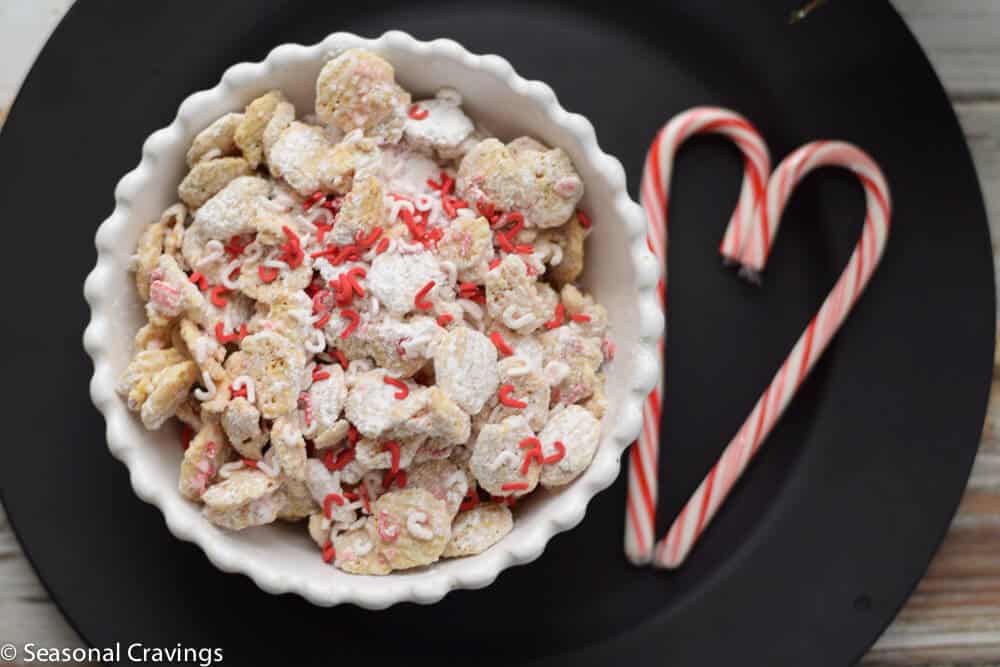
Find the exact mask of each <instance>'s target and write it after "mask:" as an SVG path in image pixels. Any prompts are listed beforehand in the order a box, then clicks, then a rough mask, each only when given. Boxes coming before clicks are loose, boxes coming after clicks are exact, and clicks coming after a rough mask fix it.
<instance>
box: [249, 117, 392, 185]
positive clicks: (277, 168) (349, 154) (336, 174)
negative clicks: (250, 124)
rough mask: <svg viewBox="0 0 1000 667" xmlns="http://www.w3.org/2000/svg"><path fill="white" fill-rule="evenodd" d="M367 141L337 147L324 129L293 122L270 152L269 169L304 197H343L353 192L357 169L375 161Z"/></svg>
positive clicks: (346, 143) (369, 143)
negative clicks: (315, 194)
mask: <svg viewBox="0 0 1000 667" xmlns="http://www.w3.org/2000/svg"><path fill="white" fill-rule="evenodd" d="M373 151H374V146H373V145H372V144H371V142H367V141H357V140H353V139H352V140H351V141H346V140H345V141H342V142H340V143H339V144H334V143H333V142H331V141H330V139H329V137H327V135H326V133H324V132H323V130H322V129H321V128H318V127H315V126H313V125H306V124H305V123H300V122H298V121H293V122H292V123H290V124H289V125H288V127H286V128H285V129H284V130H283V131H282V132H281V134H280V135H278V139H277V141H275V142H274V144H273V145H272V146H271V149H270V151H269V153H268V169H269V170H270V172H271V175H272V176H274V177H275V178H282V179H284V181H285V182H286V183H288V185H289V186H291V188H292V189H293V190H295V191H296V192H298V193H299V194H300V195H302V196H303V197H308V196H309V195H311V194H312V193H313V192H316V191H318V190H320V191H323V192H335V193H337V194H344V193H345V192H348V191H349V190H350V189H351V184H352V182H353V174H354V171H355V169H357V168H358V167H359V166H361V165H362V164H364V163H365V161H367V160H369V159H371V158H372V155H371V154H372V152H373Z"/></svg>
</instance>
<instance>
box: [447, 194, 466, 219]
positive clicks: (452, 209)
mask: <svg viewBox="0 0 1000 667" xmlns="http://www.w3.org/2000/svg"><path fill="white" fill-rule="evenodd" d="M441 208H443V209H444V212H445V213H446V214H447V215H448V217H449V218H451V219H452V220H454V219H455V218H457V217H458V210H459V209H462V208H469V202H467V201H465V200H464V199H459V198H458V197H455V196H453V195H444V196H442V197H441Z"/></svg>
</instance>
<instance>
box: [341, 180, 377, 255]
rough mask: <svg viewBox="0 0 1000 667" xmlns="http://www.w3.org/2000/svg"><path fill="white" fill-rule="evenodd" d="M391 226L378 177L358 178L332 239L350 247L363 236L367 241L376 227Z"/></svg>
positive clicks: (342, 208)
mask: <svg viewBox="0 0 1000 667" xmlns="http://www.w3.org/2000/svg"><path fill="white" fill-rule="evenodd" d="M387 226H388V219H387V217H386V210H385V201H384V198H383V194H382V186H381V184H380V183H379V182H378V179H377V178H375V177H374V176H369V177H368V178H357V179H355V180H354V187H353V188H351V192H350V194H348V195H347V196H346V197H344V202H343V203H342V204H341V206H340V213H338V214H337V224H336V225H334V227H333V230H332V231H331V232H330V238H331V239H332V240H333V241H334V242H335V243H339V244H342V245H348V244H351V243H354V242H355V241H356V240H357V238H358V236H359V235H361V236H363V237H365V238H367V237H369V236H370V235H371V233H372V230H373V229H375V228H376V227H383V228H384V227H387Z"/></svg>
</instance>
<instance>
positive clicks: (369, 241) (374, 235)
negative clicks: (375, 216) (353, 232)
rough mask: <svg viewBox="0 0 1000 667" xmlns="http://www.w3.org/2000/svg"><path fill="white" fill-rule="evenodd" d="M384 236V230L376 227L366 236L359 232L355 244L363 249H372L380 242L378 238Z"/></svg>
mask: <svg viewBox="0 0 1000 667" xmlns="http://www.w3.org/2000/svg"><path fill="white" fill-rule="evenodd" d="M380 236H382V228H381V227H376V228H375V229H373V230H371V232H369V233H368V236H365V235H364V233H363V232H360V231H359V232H358V234H357V236H356V237H355V238H354V242H355V243H357V244H358V245H359V246H360V247H362V248H371V247H372V246H373V245H375V242H376V241H378V238H379V237H380Z"/></svg>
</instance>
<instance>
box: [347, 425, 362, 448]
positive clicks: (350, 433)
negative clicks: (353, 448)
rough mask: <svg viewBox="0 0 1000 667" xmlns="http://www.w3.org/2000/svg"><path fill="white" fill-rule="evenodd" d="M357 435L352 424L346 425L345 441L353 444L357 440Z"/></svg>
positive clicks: (356, 430)
mask: <svg viewBox="0 0 1000 667" xmlns="http://www.w3.org/2000/svg"><path fill="white" fill-rule="evenodd" d="M358 437H359V436H358V429H356V428H354V424H351V425H350V426H348V427H347V441H348V442H350V443H351V444H352V445H355V444H357V442H358Z"/></svg>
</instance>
